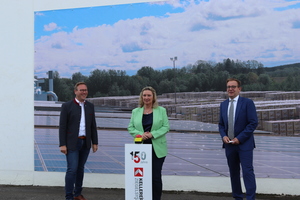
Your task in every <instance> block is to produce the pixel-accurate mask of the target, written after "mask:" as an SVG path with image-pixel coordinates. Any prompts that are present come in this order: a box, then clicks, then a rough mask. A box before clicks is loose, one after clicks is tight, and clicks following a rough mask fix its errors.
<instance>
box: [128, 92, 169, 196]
mask: <svg viewBox="0 0 300 200" xmlns="http://www.w3.org/2000/svg"><path fill="white" fill-rule="evenodd" d="M169 130H170V125H169V120H168V116H167V112H166V109H165V108H163V107H161V106H158V103H157V95H156V92H155V90H154V89H153V88H152V87H145V88H143V89H142V91H141V93H140V99H139V107H138V108H135V109H133V110H132V114H131V119H130V122H129V125H128V132H129V133H130V134H131V135H132V136H133V137H136V136H137V135H141V136H142V139H143V143H144V144H152V149H153V150H152V198H153V200H160V199H161V194H162V179H161V171H162V166H163V163H164V161H165V157H166V155H167V153H168V149H167V139H166V133H167V132H168V131H169Z"/></svg>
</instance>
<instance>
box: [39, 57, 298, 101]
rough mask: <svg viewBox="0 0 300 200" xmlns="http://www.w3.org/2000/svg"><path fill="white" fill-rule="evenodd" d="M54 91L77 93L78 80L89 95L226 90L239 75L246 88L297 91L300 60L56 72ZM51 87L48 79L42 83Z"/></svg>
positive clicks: (65, 96)
mask: <svg viewBox="0 0 300 200" xmlns="http://www.w3.org/2000/svg"><path fill="white" fill-rule="evenodd" d="M53 74H54V76H53V77H54V80H53V83H54V92H55V93H56V94H57V96H58V99H59V101H68V100H70V99H72V98H73V97H74V92H73V87H74V85H75V83H77V82H79V81H84V82H86V83H87V85H88V89H89V97H104V96H130V95H138V94H139V93H140V91H141V89H142V88H143V87H145V86H152V87H154V88H155V89H156V91H157V93H158V94H162V93H173V92H174V91H175V86H176V92H204V91H225V90H226V88H225V86H226V83H225V81H226V79H227V78H229V77H234V78H238V79H239V80H241V81H242V86H243V91H297V90H299V86H300V63H296V64H291V65H283V66H278V67H264V66H263V64H261V63H260V62H257V61H255V60H249V61H240V60H231V59H229V58H228V59H224V60H223V62H219V63H215V62H207V61H201V60H200V61H197V62H196V63H195V64H193V65H187V66H185V67H182V68H170V69H164V70H154V69H153V68H152V67H149V66H144V67H142V68H141V69H139V70H138V71H137V73H136V74H135V75H133V76H129V75H127V74H126V71H125V70H124V71H123V70H99V69H96V70H94V71H92V72H91V73H90V75H89V76H85V75H82V74H81V73H80V72H77V73H74V74H73V75H72V77H71V78H60V76H59V73H58V72H57V71H55V72H54V73H53ZM41 86H42V89H43V90H45V91H47V90H48V81H45V84H44V85H41Z"/></svg>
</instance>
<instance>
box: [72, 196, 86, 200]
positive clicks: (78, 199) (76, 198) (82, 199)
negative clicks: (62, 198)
mask: <svg viewBox="0 0 300 200" xmlns="http://www.w3.org/2000/svg"><path fill="white" fill-rule="evenodd" d="M74 200H87V199H86V198H84V197H83V196H82V195H79V196H78V197H74Z"/></svg>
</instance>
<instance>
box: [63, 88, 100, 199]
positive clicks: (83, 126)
mask: <svg viewBox="0 0 300 200" xmlns="http://www.w3.org/2000/svg"><path fill="white" fill-rule="evenodd" d="M74 93H75V95H76V97H75V98H74V99H73V100H71V101H68V102H66V103H64V104H62V107H61V113H60V121H59V147H60V151H61V152H62V153H64V154H65V155H66V159H67V172H66V176H65V192H66V199H69V200H70V199H72V200H73V199H76V200H86V199H85V198H84V197H83V195H82V194H81V191H82V182H83V176H84V165H85V163H86V160H87V158H88V156H89V152H90V149H91V147H92V149H93V152H96V151H97V150H98V135H97V126H96V119H95V110H94V105H93V104H92V103H90V102H88V101H86V100H85V99H86V97H87V95H88V90H87V86H86V84H85V83H83V82H79V83H77V84H76V85H75V87H74ZM91 144H92V145H91Z"/></svg>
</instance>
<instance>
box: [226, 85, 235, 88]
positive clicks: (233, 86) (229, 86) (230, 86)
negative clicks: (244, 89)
mask: <svg viewBox="0 0 300 200" xmlns="http://www.w3.org/2000/svg"><path fill="white" fill-rule="evenodd" d="M230 88H232V89H235V88H237V86H236V85H228V86H227V89H230Z"/></svg>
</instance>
